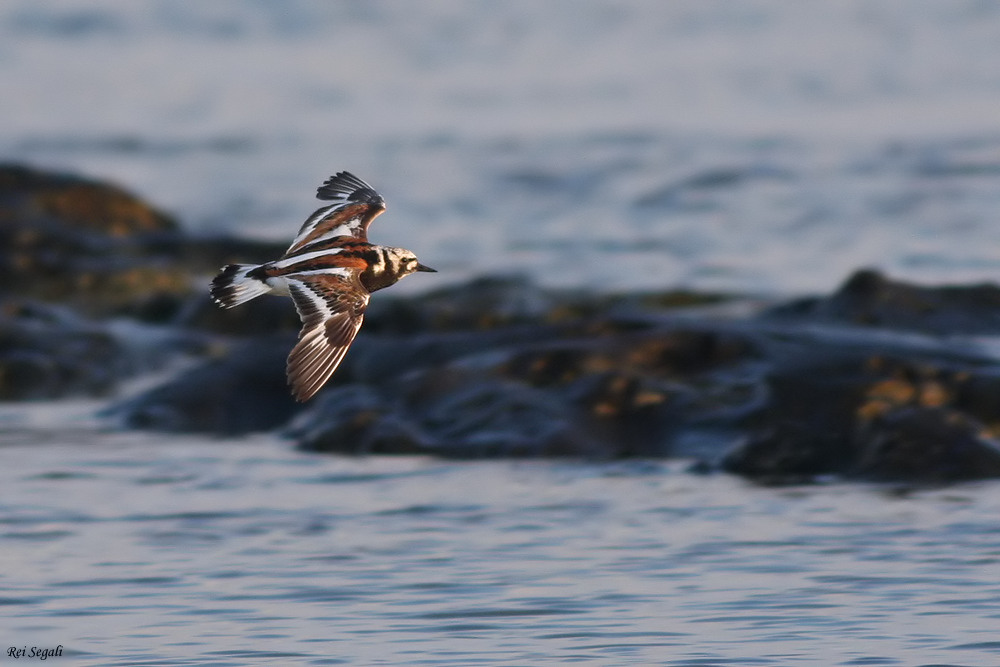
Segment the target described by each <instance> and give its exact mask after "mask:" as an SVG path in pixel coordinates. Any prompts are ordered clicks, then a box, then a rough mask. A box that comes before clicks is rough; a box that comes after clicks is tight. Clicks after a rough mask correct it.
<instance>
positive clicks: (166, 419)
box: [106, 336, 300, 435]
mask: <svg viewBox="0 0 1000 667" xmlns="http://www.w3.org/2000/svg"><path fill="white" fill-rule="evenodd" d="M293 343H294V340H293V339H291V338H286V337H283V336H279V337H274V338H270V339H260V340H253V341H247V342H244V343H242V344H239V345H234V346H232V347H230V348H229V349H227V350H225V351H224V352H222V353H221V354H220V355H219V356H217V357H214V358H212V359H211V360H210V361H208V362H206V363H203V364H201V365H198V366H196V367H195V368H193V369H192V370H189V371H187V372H185V373H181V374H180V375H179V376H178V377H176V378H174V379H172V380H170V381H168V382H166V383H165V384H163V385H161V386H159V387H156V388H154V389H152V390H150V391H148V392H145V393H143V394H141V395H140V396H137V397H135V398H132V399H129V400H128V401H125V402H124V403H120V404H117V405H115V406H112V407H111V408H109V409H108V410H107V412H106V414H107V415H108V416H111V417H114V418H116V419H117V420H119V422H120V423H121V424H122V425H123V426H125V427H127V428H135V429H150V430H157V431H169V432H176V433H211V434H214V435H239V434H244V433H251V432H254V431H267V430H271V429H275V428H277V427H279V426H281V425H283V424H285V423H287V422H288V420H289V419H291V417H292V416H293V415H294V414H295V413H296V412H297V411H298V410H299V408H300V406H299V405H298V404H297V403H295V401H294V400H292V398H291V395H290V394H289V392H288V386H287V385H286V383H285V357H286V355H287V354H288V350H289V349H290V348H291V346H292V344H293Z"/></svg>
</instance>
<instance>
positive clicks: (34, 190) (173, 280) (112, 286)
mask: <svg viewBox="0 0 1000 667" xmlns="http://www.w3.org/2000/svg"><path fill="white" fill-rule="evenodd" d="M283 250H284V248H282V247H281V246H277V245H275V244H262V243H253V242H248V241H234V240H232V239H201V240H199V239H190V238H188V237H187V236H186V235H185V234H184V233H183V231H182V230H181V228H180V226H179V225H178V224H177V222H176V221H175V220H174V219H173V218H171V217H170V216H169V215H167V214H166V213H164V212H162V211H160V210H158V209H156V208H154V207H152V206H150V205H148V204H146V203H145V202H143V201H141V200H140V199H138V198H136V197H135V196H133V195H132V194H130V193H128V192H126V191H124V190H122V189H121V188H119V187H117V186H114V185H111V184H108V183H102V182H99V181H94V180H90V179H85V178H81V177H78V176H72V175H68V174H56V173H51V172H44V171H38V170H34V169H31V168H28V167H25V166H20V165H0V297H3V296H5V295H6V296H16V297H17V298H19V299H26V298H34V299H39V300H43V301H49V302H57V303H61V304H64V305H70V306H72V307H73V308H75V309H76V310H77V311H79V312H80V313H83V314H87V315H91V316H103V315H110V314H126V315H130V316H136V317H144V318H149V319H151V320H156V321H160V322H166V321H169V320H170V318H171V317H172V316H173V315H175V314H176V313H177V312H178V310H179V307H180V304H181V303H182V302H183V299H184V298H186V297H187V296H188V295H190V294H192V293H194V292H195V291H197V292H199V293H200V292H202V291H203V290H204V288H205V285H203V284H201V282H200V280H199V276H200V274H202V273H207V272H212V271H215V270H216V269H217V268H218V267H220V266H221V265H222V264H224V263H226V262H228V261H231V260H234V259H236V258H242V260H241V261H253V260H255V259H265V258H266V259H270V258H273V257H275V256H278V255H280V254H281V252H283ZM206 283H207V281H206Z"/></svg>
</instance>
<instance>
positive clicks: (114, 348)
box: [0, 302, 135, 401]
mask: <svg viewBox="0 0 1000 667" xmlns="http://www.w3.org/2000/svg"><path fill="white" fill-rule="evenodd" d="M0 309H2V314H0V400H3V401H15V400H17V401H21V400H38V399H52V398H61V397H66V396H101V395H105V394H108V393H109V392H110V391H111V390H112V389H113V387H114V386H115V383H116V382H117V381H118V380H120V379H121V378H122V377H127V376H128V375H130V374H131V372H132V371H134V370H135V365H134V363H133V362H134V359H132V358H131V355H130V354H129V352H128V349H127V347H126V346H125V345H124V344H122V342H121V341H119V340H118V339H117V338H116V337H115V336H113V335H111V334H110V333H109V332H107V331H105V330H103V329H102V328H101V327H99V326H96V325H94V324H92V323H88V322H86V321H83V320H80V319H79V318H76V317H75V316H73V315H72V314H71V313H68V312H66V311H59V310H58V309H54V308H51V307H45V306H41V305H33V304H14V303H11V302H8V303H6V304H3V305H2V306H0Z"/></svg>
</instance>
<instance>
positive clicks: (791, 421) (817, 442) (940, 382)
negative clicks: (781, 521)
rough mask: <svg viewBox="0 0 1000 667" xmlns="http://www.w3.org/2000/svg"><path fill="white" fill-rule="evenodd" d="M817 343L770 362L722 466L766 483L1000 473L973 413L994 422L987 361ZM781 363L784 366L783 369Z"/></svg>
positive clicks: (951, 353)
mask: <svg viewBox="0 0 1000 667" xmlns="http://www.w3.org/2000/svg"><path fill="white" fill-rule="evenodd" d="M904 349H905V348H904V346H902V345H899V346H898V347H896V348H895V349H892V348H890V347H888V346H886V345H885V344H883V345H881V346H875V345H872V344H867V345H860V346H859V345H858V344H857V342H856V341H855V343H854V345H853V346H849V345H846V344H844V345H841V346H838V347H834V348H833V349H831V347H830V345H829V343H828V344H827V349H824V348H823V346H820V345H815V347H814V348H813V350H812V351H811V353H810V355H809V356H810V357H811V358H812V359H814V360H815V361H812V362H811V363H810V362H809V361H808V360H805V359H803V358H802V357H800V358H798V359H796V358H794V357H793V358H792V359H784V360H779V361H776V362H775V366H776V369H775V370H772V371H771V372H770V373H769V375H768V376H767V377H766V379H765V382H766V385H767V388H768V392H769V397H768V400H767V404H766V407H765V408H764V409H763V410H761V412H760V413H759V414H757V415H754V417H753V419H752V420H750V421H751V423H752V426H751V428H750V429H749V431H748V435H747V437H746V438H745V440H744V442H742V443H741V444H740V445H738V446H737V447H735V448H733V449H732V450H731V451H729V452H728V453H727V454H726V456H725V457H724V458H723V461H722V467H723V469H725V470H727V471H729V472H734V473H737V474H741V475H745V476H748V477H752V478H754V479H758V480H761V481H766V482H781V483H787V482H800V481H804V480H809V479H813V478H815V477H817V476H822V475H841V476H847V477H863V478H867V479H877V480H910V481H946V480H958V479H974V478H982V477H993V476H997V475H1000V468H998V467H997V462H998V461H1000V459H998V458H997V452H998V451H1000V450H998V449H997V445H996V443H995V441H994V440H993V439H992V438H991V437H990V436H991V435H992V434H991V432H990V429H989V428H988V427H987V425H986V424H985V423H984V422H982V421H980V420H979V419H978V418H977V416H976V414H977V413H983V414H984V415H985V416H986V417H987V418H989V419H993V420H995V419H996V413H995V407H996V405H997V404H996V403H995V402H994V401H995V399H996V396H997V395H996V393H995V392H996V387H997V385H996V383H995V382H993V381H990V382H986V381H984V380H982V379H980V373H986V374H987V377H990V376H992V375H993V374H995V370H994V369H993V368H992V363H991V362H990V361H989V360H988V359H986V358H982V357H978V358H977V357H976V356H975V355H974V354H972V353H968V352H966V353H963V352H960V351H957V350H953V349H950V348H947V347H944V348H938V349H927V348H921V349H909V350H906V352H907V354H906V356H902V352H903V351H904ZM782 364H784V366H782Z"/></svg>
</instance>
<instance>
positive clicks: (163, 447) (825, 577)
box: [0, 428, 1000, 667]
mask: <svg viewBox="0 0 1000 667" xmlns="http://www.w3.org/2000/svg"><path fill="white" fill-rule="evenodd" d="M4 435H5V436H6V440H7V442H8V443H9V444H7V445H6V446H4V447H2V448H0V469H2V470H4V480H5V481H4V484H3V487H2V497H0V545H2V548H0V568H2V569H0V571H2V576H0V591H2V592H0V628H2V630H0V635H2V641H3V643H4V647H5V650H6V647H27V648H28V649H29V650H30V648H31V647H40V648H54V647H56V646H58V645H62V647H63V653H64V657H63V658H62V659H61V660H60V659H55V658H53V659H52V660H53V664H73V665H95V666H96V665H129V666H135V665H234V666H235V665H246V664H282V665H284V664H303V665H326V664H350V665H362V664H364V665H372V664H386V665H397V664H427V665H445V664H454V665H480V664H481V665H537V664H556V663H558V664H563V663H579V664H594V665H612V664H648V665H653V664H658V665H734V666H735V665H741V666H742V665H774V666H784V665H907V666H912V665H931V664H938V665H945V664H947V665H967V666H980V667H987V666H989V665H996V664H1000V640H998V637H997V628H998V627H1000V607H998V606H997V600H998V599H1000V578H998V577H997V573H998V572H1000V531H998V530H997V516H1000V485H997V484H994V483H978V484H964V485H958V486H952V487H949V488H939V489H933V488H931V489H906V488H900V487H894V486H878V485H860V484H847V483H829V484H820V485H814V486H804V487H788V488H766V487H759V486H754V485H752V484H750V483H748V482H745V481H742V480H740V479H737V478H734V477H731V476H726V475H712V476H700V475H695V474H691V473H689V472H686V470H685V468H686V462H683V461H671V462H663V461H629V462H618V463H603V464H599V463H582V462H553V461H503V462H450V461H440V460H434V459H428V458H414V457H398V458H392V457H372V458H343V457H333V456H324V455H318V454H310V453H300V452H296V451H294V450H293V449H292V448H290V447H289V446H288V443H286V442H283V441H281V440H279V439H277V438H276V437H274V436H257V437H252V438H247V439H243V440H240V441H226V440H216V441H212V440H206V439H200V438H194V437H184V438H180V437H177V436H173V437H165V436H156V435H136V434H130V433H108V432H102V431H100V430H96V431H92V432H88V431H87V430H86V429H79V428H78V429H75V430H65V431H60V432H50V433H46V432H44V430H39V429H32V430H31V431H30V432H20V434H18V432H17V431H13V432H12V431H6V432H5V433H4ZM4 660H7V661H10V662H11V663H13V662H14V659H12V658H10V657H7V658H6V659H4V658H0V661H4ZM5 664H6V662H5Z"/></svg>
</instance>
